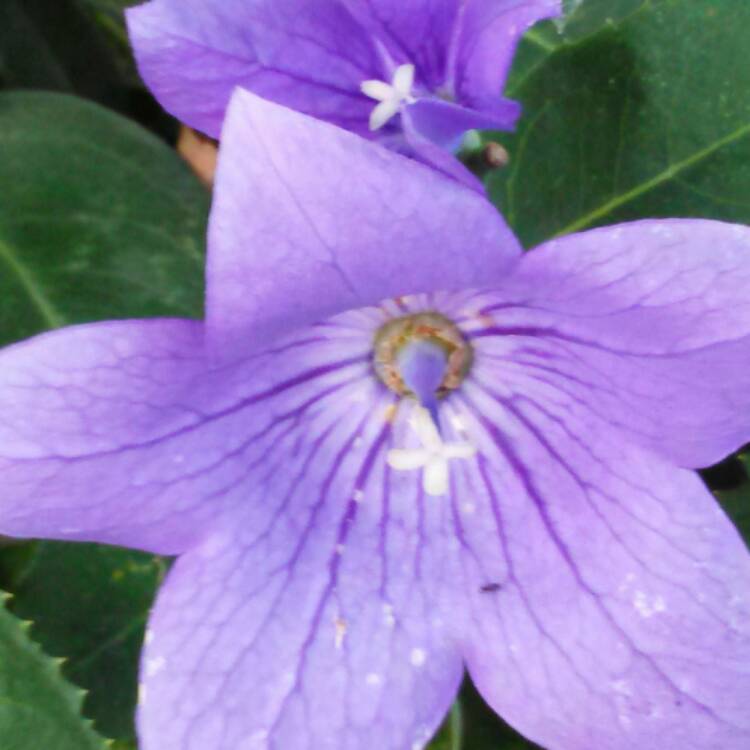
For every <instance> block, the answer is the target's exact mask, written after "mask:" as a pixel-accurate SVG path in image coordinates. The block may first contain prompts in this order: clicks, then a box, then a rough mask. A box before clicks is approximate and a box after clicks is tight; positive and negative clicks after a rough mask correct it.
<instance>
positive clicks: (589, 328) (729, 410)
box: [475, 220, 750, 467]
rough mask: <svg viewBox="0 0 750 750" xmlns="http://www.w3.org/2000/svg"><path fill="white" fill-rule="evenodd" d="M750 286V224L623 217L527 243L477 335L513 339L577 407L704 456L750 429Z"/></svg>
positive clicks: (515, 349)
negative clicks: (617, 222) (529, 247)
mask: <svg viewBox="0 0 750 750" xmlns="http://www.w3.org/2000/svg"><path fill="white" fill-rule="evenodd" d="M748 289H750V229H748V228H746V227H741V226H735V225H730V224H722V223H719V222H712V221H690V220H662V221H644V222H638V223H633V224H624V225H621V226H615V227H607V228H603V229H597V230H594V231H591V232H586V233H583V234H578V235H572V236H570V237H565V238H563V239H560V240H555V241H554V242H550V243H548V244H547V245H545V246H542V247H540V248H539V249H537V250H533V251H531V252H530V253H528V254H527V255H526V256H525V257H524V259H523V261H522V263H521V264H520V266H519V273H518V274H517V275H515V276H514V277H513V279H512V280H510V281H509V282H508V284H507V286H506V287H505V288H504V289H503V290H502V292H501V293H500V295H499V297H498V299H497V301H496V302H495V303H492V304H488V305H487V307H486V309H485V310H484V311H483V312H484V313H485V314H486V318H485V323H484V328H485V330H484V331H482V332H477V333H476V334H475V335H477V336H487V337H490V338H494V339H495V340H496V341H497V342H505V344H503V346H504V347H505V348H504V354H503V356H507V357H513V358H515V359H516V360H517V361H518V362H519V363H522V364H523V365H524V366H525V367H528V368H529V371H530V372H531V373H532V374H533V377H534V378H535V380H536V381H537V382H539V383H546V384H549V385H554V386H555V387H558V388H559V389H560V390H561V392H563V393H564V394H566V396H567V397H569V398H570V401H571V407H570V408H571V409H580V410H582V411H583V412H586V411H588V410H593V411H595V412H596V413H598V414H600V415H601V416H602V417H603V418H604V419H606V420H607V421H611V422H613V423H614V424H616V425H617V426H618V427H619V428H621V429H624V430H625V431H626V432H627V433H628V434H629V435H630V437H631V439H633V440H636V441H637V442H639V443H641V444H642V445H644V446H645V447H648V448H650V449H653V450H654V451H656V452H658V453H660V454H662V455H663V456H665V457H666V458H668V459H670V460H672V461H673V462H675V463H677V464H679V465H682V466H688V467H697V466H705V465H708V464H711V463H714V462H716V461H717V460H719V459H721V458H723V457H724V456H725V455H726V454H727V453H729V452H731V451H732V450H735V449H736V448H738V447H739V446H741V445H743V444H744V443H746V442H747V441H748V440H750V418H749V416H748V415H750V369H749V368H748V367H747V363H748V362H749V361H750V300H749V298H748ZM498 345H500V344H499V343H498Z"/></svg>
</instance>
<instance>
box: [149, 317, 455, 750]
mask: <svg viewBox="0 0 750 750" xmlns="http://www.w3.org/2000/svg"><path fill="white" fill-rule="evenodd" d="M390 307H391V308H392V311H391V312H390V313H389V312H388V310H387V309H385V308H384V309H374V310H363V311H359V312H356V313H349V314H346V315H344V316H340V317H339V318H337V319H334V320H332V321H329V322H328V323H326V324H322V325H319V326H316V327H315V328H313V329H312V330H311V331H308V332H306V333H305V334H304V335H301V336H300V338H299V339H295V340H293V341H291V342H288V343H287V344H286V345H285V348H284V351H281V352H277V353H276V355H275V356H274V357H273V358H272V359H271V360H270V364H269V369H268V373H269V376H270V374H271V373H273V375H274V377H276V378H278V379H279V382H281V383H287V384H290V383H294V385H293V386H287V387H285V388H282V387H280V386H279V385H278V384H277V385H276V386H275V387H274V388H273V389H272V391H273V392H271V389H269V392H268V394H269V395H268V396H267V397H266V398H265V399H264V400H263V401H262V402H257V401H256V402H255V404H254V405H253V407H252V408H251V409H248V410H247V411H246V412H245V413H244V415H243V416H244V421H240V420H237V421H236V422H234V423H233V429H229V430H227V434H228V436H229V443H230V446H228V447H227V448H226V450H232V451H233V452H234V453H235V455H236V459H235V460H236V461H238V462H241V463H242V464H243V465H245V466H246V467H247V469H246V479H244V480H243V481H242V484H241V487H240V486H238V487H237V488H236V489H234V490H232V491H233V492H235V494H237V497H238V500H237V502H236V503H234V504H233V505H232V506H231V509H230V510H228V512H226V513H225V514H224V515H223V516H222V517H221V518H218V519H216V521H215V522H214V523H213V525H212V527H211V529H210V533H209V534H208V535H207V536H206V538H205V539H204V540H203V542H202V543H201V544H200V545H199V546H198V547H197V548H195V549H193V550H191V551H190V552H188V553H187V554H185V555H183V556H182V557H181V558H180V560H179V561H178V562H177V564H176V566H175V568H174V570H173V571H172V573H171V574H170V577H169V579H168V580H167V582H166V584H165V586H164V587H163V588H162V591H161V593H160V595H159V598H158V601H157V604H156V608H155V610H154V613H153V616H152V619H151V622H150V627H149V632H148V634H147V638H146V648H145V653H144V657H143V663H142V679H143V689H142V704H141V707H140V712H139V733H140V738H141V745H142V747H143V749H144V750H157V749H158V750H193V748H196V749H198V748H200V749H201V750H205V749H206V748H210V749H211V750H238V749H239V748H242V749H243V750H251V749H252V748H258V749H259V750H261V749H265V748H272V747H273V748H276V747H278V748H295V750H305V749H306V748H310V750H312V749H313V748H315V750H318V749H319V748H320V749H321V750H368V749H372V750H381V749H382V748H421V747H423V746H424V744H425V743H426V742H427V740H428V739H429V737H430V736H431V734H432V733H433V732H434V730H435V729H436V727H437V726H438V725H439V723H440V721H441V720H442V717H443V716H444V714H445V712H446V711H447V709H448V707H449V705H450V703H451V701H452V699H453V697H454V696H455V692H456V690H457V686H458V683H459V682H460V679H461V675H462V662H461V659H460V656H459V654H458V651H457V648H456V646H455V643H453V642H452V641H450V640H449V634H448V632H447V631H446V628H447V626H448V624H449V622H448V617H447V613H446V610H445V609H444V607H443V603H442V598H441V593H440V592H441V589H443V587H444V583H445V575H444V574H445V572H446V570H447V568H448V558H447V557H446V554H445V550H446V549H448V548H449V545H450V537H449V536H446V534H447V533H448V532H450V529H451V527H450V523H449V519H450V509H449V507H448V506H446V505H445V504H443V503H436V502H434V501H433V500H434V499H433V498H426V497H425V496H424V494H423V492H422V490H421V484H420V482H419V477H418V475H417V474H416V473H406V474H398V475H397V474H395V473H394V472H393V471H392V470H391V469H390V468H389V467H388V466H387V464H386V461H385V455H386V451H387V450H388V449H389V448H391V447H393V446H394V445H404V444H405V442H406V441H407V440H408V439H409V434H408V433H409V431H408V428H407V426H406V425H405V423H404V422H405V420H404V419H403V416H404V415H403V414H402V412H403V411H404V409H405V408H406V406H404V408H401V407H399V408H398V409H395V408H394V406H395V401H396V397H395V395H394V394H393V393H391V392H390V391H387V390H386V389H385V388H384V386H382V385H381V384H380V383H379V381H377V380H376V379H375V378H373V376H372V374H371V365H370V361H369V355H370V347H371V342H372V338H373V335H374V332H375V330H376V329H377V328H378V326H379V325H381V324H382V323H383V322H384V321H385V320H387V319H388V317H389V315H391V314H394V313H395V314H399V312H400V311H401V308H399V307H397V306H395V305H391V306H390ZM424 307H426V305H425V304H423V305H422V308H424ZM357 353H359V354H364V355H365V357H364V361H362V357H360V358H359V361H357V357H356V354H357ZM260 359H261V358H259V359H258V362H260ZM351 360H354V361H353V362H352V361H351ZM345 361H349V364H348V365H347V366H346V367H345V366H344V364H343V362H345ZM336 362H339V363H340V364H339V366H338V367H337V368H334V367H333V365H334V364H335V363H336ZM258 369H260V370H261V372H262V373H265V372H266V370H265V369H264V367H263V366H260V368H259V365H258V364H256V365H255V366H253V365H252V362H248V364H247V367H244V366H243V367H242V368H239V369H237V371H236V372H235V374H234V375H233V376H232V381H233V382H234V383H235V384H236V387H237V388H239V389H242V388H244V389H248V388H249V386H248V381H249V380H250V377H251V374H252V373H253V371H254V370H255V371H256V372H257V370H258ZM295 373H296V374H295ZM245 400H246V401H247V400H248V397H247V396H246V397H245ZM235 430H236V431H237V433H238V434H237V435H236V436H234V434H233V433H234V431H235ZM251 431H252V432H253V434H255V435H258V436H260V437H257V438H256V442H255V444H254V445H252V447H239V448H238V447H235V448H232V447H231V444H234V445H235V446H236V445H239V446H250V441H249V439H248V436H247V433H248V432H251ZM240 491H241V493H242V497H241V499H240Z"/></svg>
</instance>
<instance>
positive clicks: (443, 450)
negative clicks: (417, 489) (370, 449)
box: [386, 404, 477, 497]
mask: <svg viewBox="0 0 750 750" xmlns="http://www.w3.org/2000/svg"><path fill="white" fill-rule="evenodd" d="M409 424H410V425H411V427H412V429H413V430H414V432H416V433H417V436H418V437H419V440H420V442H421V443H422V447H421V448H406V449H404V448H397V449H394V450H390V451H388V454H387V456H386V461H387V463H388V465H389V466H390V467H391V468H392V469H396V471H412V470H414V469H422V470H423V471H422V488H423V489H424V491H425V492H426V493H427V494H428V495H431V496H433V497H439V496H440V495H445V494H446V493H447V492H448V487H449V484H450V482H449V479H450V470H449V463H448V462H449V461H450V460H453V459H467V458H471V457H472V456H474V455H475V454H476V452H477V450H476V448H475V447H474V446H473V445H471V444H469V443H444V442H443V439H442V437H441V436H440V432H439V431H438V428H437V425H436V424H435V423H434V422H433V420H432V416H431V415H430V412H429V411H428V410H427V409H425V408H424V407H423V406H420V405H419V404H417V405H415V407H414V409H413V411H412V414H411V417H410V419H409Z"/></svg>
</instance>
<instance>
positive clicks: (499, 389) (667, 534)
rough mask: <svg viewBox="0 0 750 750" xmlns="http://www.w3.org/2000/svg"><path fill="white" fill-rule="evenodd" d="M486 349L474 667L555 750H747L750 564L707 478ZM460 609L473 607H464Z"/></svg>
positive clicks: (477, 374) (469, 592)
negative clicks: (582, 410) (580, 410)
mask: <svg viewBox="0 0 750 750" xmlns="http://www.w3.org/2000/svg"><path fill="white" fill-rule="evenodd" d="M496 355H497V352H496V351H494V350H493V348H492V347H490V346H489V345H488V344H487V342H482V343H480V344H478V350H477V352H476V356H477V365H476V367H475V370H474V371H473V375H472V380H471V383H470V384H468V386H467V387H466V388H464V389H462V390H461V393H460V396H459V399H458V401H459V405H457V407H456V408H462V409H463V410H464V413H463V414H462V417H463V419H464V421H465V423H466V426H467V430H468V431H469V433H470V434H471V435H472V437H473V439H474V440H475V441H476V442H477V446H478V448H479V451H480V457H479V459H478V465H477V466H475V467H474V466H471V465H468V464H467V465H465V466H464V467H463V468H464V474H463V476H462V485H461V486H462V488H463V492H464V496H466V497H470V498H471V513H469V512H467V511H468V509H464V510H463V513H462V515H461V517H460V518H459V519H458V520H457V523H456V528H457V533H458V536H459V538H460V539H461V541H462V544H463V563H462V565H463V572H464V585H463V586H462V589H461V596H460V598H459V603H457V604H456V611H465V612H467V616H466V619H465V624H464V628H465V630H464V633H465V635H464V638H465V654H466V658H467V662H468V667H469V671H470V673H471V674H472V676H473V678H474V680H475V683H476V684H477V686H478V687H479V689H480V690H481V692H482V693H483V695H484V696H485V698H486V699H487V700H488V701H489V702H490V703H491V705H492V706H493V707H494V708H495V710H497V711H498V712H499V713H500V714H501V715H502V716H503V717H504V718H505V719H507V720H508V721H509V722H511V724H513V725H514V726H515V727H516V728H518V729H519V730H520V731H521V732H523V733H524V734H525V735H527V736H528V737H529V738H531V739H533V740H534V741H535V742H538V743H540V744H541V745H542V746H544V747H546V748H549V750H589V749H590V748H606V749H607V750H632V748H639V747H644V748H657V747H679V748H684V750H706V749H707V748H717V749H718V748H722V750H742V749H743V748H746V747H747V746H748V743H749V742H750V715H748V712H747V705H748V704H747V701H748V697H749V696H750V599H749V598H748V592H749V591H750V555H749V554H748V551H747V549H746V548H745V546H744V544H743V543H742V541H741V539H740V537H739V535H738V534H737V532H736V530H735V529H734V528H733V527H732V525H731V524H730V523H729V521H728V520H727V518H726V517H725V516H724V515H723V513H722V512H721V510H720V509H719V507H718V505H717V504H716V502H715V501H714V499H713V498H712V497H711V495H710V494H709V493H708V492H707V491H706V489H705V488H704V487H703V485H702V483H701V482H700V480H699V479H698V478H697V476H696V475H695V474H693V473H691V472H688V471H685V470H682V469H676V468H674V467H672V466H670V465H669V464H667V463H665V462H664V461H662V460H661V459H659V458H657V457H656V456H654V455H653V454H650V453H647V452H644V451H643V450H642V449H641V448H638V447H636V446H634V445H632V444H630V443H629V442H628V439H627V437H626V436H625V435H623V434H622V433H618V431H617V430H616V429H615V428H614V427H613V426H612V425H610V424H608V423H606V422H604V421H602V420H600V419H598V418H597V417H595V416H593V415H590V416H589V418H588V419H583V418H582V416H581V415H580V414H577V413H576V412H575V411H574V410H571V409H570V408H569V406H570V401H571V400H570V399H569V398H567V397H566V396H565V394H564V393H562V392H561V391H559V390H558V389H556V388H554V387H551V386H550V387H547V388H542V387H540V385H539V384H538V383H537V382H536V380H535V379H534V378H533V376H530V374H529V373H528V372H524V371H523V369H522V368H518V367H517V366H516V365H514V364H513V365H511V364H506V363H504V362H502V361H500V360H499V359H496ZM460 602H463V606H461V604H460Z"/></svg>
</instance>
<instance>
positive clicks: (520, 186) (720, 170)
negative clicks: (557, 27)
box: [488, 0, 750, 245]
mask: <svg viewBox="0 0 750 750" xmlns="http://www.w3.org/2000/svg"><path fill="white" fill-rule="evenodd" d="M544 28H546V29H547V31H546V32H544V35H541V38H542V39H543V41H544V44H545V45H546V48H545V49H543V50H542V52H543V55H542V56H541V58H540V59H538V60H537V61H536V62H535V63H534V64H532V65H529V64H528V61H527V63H526V66H525V68H524V69H523V70H522V71H521V72H520V74H517V75H516V77H515V78H514V79H513V83H512V85H511V86H510V87H509V91H508V93H509V94H511V95H513V96H515V97H516V98H519V99H520V100H521V101H522V103H523V105H524V117H523V119H522V122H521V123H520V126H519V129H518V131H517V132H516V134H514V135H507V134H506V135H501V134H494V133H493V134H491V137H492V138H493V139H496V140H500V141H501V142H502V143H503V144H504V145H505V146H506V148H507V149H508V151H509V153H510V155H511V163H510V166H509V167H507V168H506V169H504V170H502V171H496V172H494V173H492V175H490V177H489V178H488V189H489V190H490V193H491V196H492V198H493V200H494V201H495V202H496V203H498V205H499V206H500V207H501V208H502V210H503V211H504V213H505V215H506V216H507V217H508V219H509V221H510V223H511V225H512V226H513V227H514V228H515V230H516V231H517V232H518V234H519V236H520V237H521V239H522V240H523V242H524V243H525V244H527V245H534V244H536V243H538V242H540V241H542V240H544V239H547V238H549V237H552V236H555V235H558V234H564V233H568V232H573V231H577V230H581V229H585V228H588V227H591V226H595V225H600V224H608V223H614V222H618V221H626V220H630V219H636V218H642V217H646V216H696V217H710V218H715V219H725V220H729V221H738V222H745V223H750V188H749V187H748V186H750V66H748V65H742V64H738V61H740V60H745V59H746V57H747V29H748V28H750V4H749V3H747V2H746V1H745V0H723V1H722V2H716V0H640V1H639V2H635V0H584V2H583V3H582V4H581V5H580V6H579V7H578V9H577V10H576V11H575V12H574V13H573V15H572V16H571V17H570V19H569V20H568V22H567V23H566V26H565V32H564V34H563V36H562V37H559V35H558V37H557V38H555V37H553V36H551V32H550V31H549V29H550V28H551V26H550V25H547V26H546V27H544ZM536 36H540V35H539V33H537V34H536ZM534 38H535V32H534V31H532V34H531V40H530V41H529V40H527V41H526V42H525V44H527V45H528V44H534ZM537 46H539V44H537Z"/></svg>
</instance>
